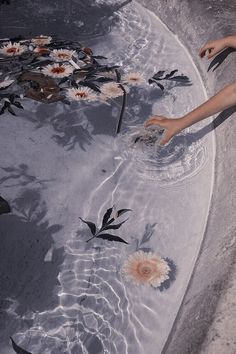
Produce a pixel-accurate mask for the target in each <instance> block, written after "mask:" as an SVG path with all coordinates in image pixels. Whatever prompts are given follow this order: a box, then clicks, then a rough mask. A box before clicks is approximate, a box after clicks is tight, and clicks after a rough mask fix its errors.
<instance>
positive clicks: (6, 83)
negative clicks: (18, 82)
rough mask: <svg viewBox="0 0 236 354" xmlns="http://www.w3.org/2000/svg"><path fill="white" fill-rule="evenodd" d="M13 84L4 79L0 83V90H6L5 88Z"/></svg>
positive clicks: (11, 81)
mask: <svg viewBox="0 0 236 354" xmlns="http://www.w3.org/2000/svg"><path fill="white" fill-rule="evenodd" d="M13 82H14V80H8V78H6V79H5V80H3V81H0V89H4V88H7V87H8V86H10V85H11V84H12V83H13Z"/></svg>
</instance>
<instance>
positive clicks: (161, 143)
mask: <svg viewBox="0 0 236 354" xmlns="http://www.w3.org/2000/svg"><path fill="white" fill-rule="evenodd" d="M171 138H172V135H169V134H168V132H165V133H164V135H163V136H162V139H161V141H160V145H165V144H167V143H168V142H169V141H170V139H171Z"/></svg>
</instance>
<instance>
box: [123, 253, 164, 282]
mask: <svg viewBox="0 0 236 354" xmlns="http://www.w3.org/2000/svg"><path fill="white" fill-rule="evenodd" d="M123 272H124V274H125V276H126V277H127V278H129V279H131V280H133V281H134V282H135V283H137V284H144V285H152V286H153V287H155V288H157V287H159V286H160V285H161V284H162V283H163V282H164V281H165V280H167V279H168V278H169V275H168V274H169V272H170V267H169V265H168V263H167V262H166V261H165V260H164V259H163V258H161V257H159V256H157V255H155V254H153V253H145V252H143V251H138V252H135V253H134V254H132V255H130V256H129V258H128V260H127V261H126V262H125V264H124V266H123Z"/></svg>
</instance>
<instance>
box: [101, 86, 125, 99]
mask: <svg viewBox="0 0 236 354" xmlns="http://www.w3.org/2000/svg"><path fill="white" fill-rule="evenodd" d="M100 90H101V92H102V93H103V94H104V95H105V96H107V97H110V98H114V97H119V96H123V94H124V93H123V90H122V89H121V88H120V85H119V84H118V83H116V82H108V83H107V84H104V85H102V86H101V88H100Z"/></svg>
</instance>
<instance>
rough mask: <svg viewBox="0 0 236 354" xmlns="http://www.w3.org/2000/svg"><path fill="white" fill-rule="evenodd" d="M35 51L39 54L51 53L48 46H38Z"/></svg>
mask: <svg viewBox="0 0 236 354" xmlns="http://www.w3.org/2000/svg"><path fill="white" fill-rule="evenodd" d="M34 53H37V54H39V55H40V54H41V55H43V54H47V53H49V49H48V48H46V47H36V48H34Z"/></svg>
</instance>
